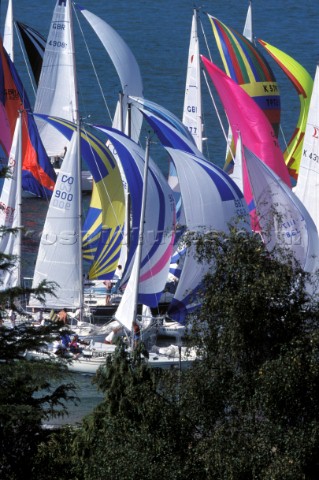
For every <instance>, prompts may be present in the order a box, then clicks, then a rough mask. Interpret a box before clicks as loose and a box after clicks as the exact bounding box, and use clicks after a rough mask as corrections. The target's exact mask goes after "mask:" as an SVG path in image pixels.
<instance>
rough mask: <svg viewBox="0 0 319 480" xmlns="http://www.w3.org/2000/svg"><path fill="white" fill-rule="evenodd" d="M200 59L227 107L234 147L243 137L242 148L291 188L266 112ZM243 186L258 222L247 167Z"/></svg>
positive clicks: (241, 90)
mask: <svg viewBox="0 0 319 480" xmlns="http://www.w3.org/2000/svg"><path fill="white" fill-rule="evenodd" d="M201 59H202V62H203V64H204V66H205V68H206V70H207V72H208V74H209V76H210V78H211V80H212V82H213V83H214V85H215V88H216V90H217V92H218V95H219V97H220V99H221V101H222V104H223V106H224V109H225V112H226V115H227V118H228V121H229V124H230V127H231V130H232V133H233V138H234V142H235V145H237V139H238V134H239V133H240V135H241V139H242V143H243V145H245V146H246V147H247V148H248V149H249V150H250V151H252V152H253V153H254V154H255V155H256V156H257V157H258V158H260V159H261V160H262V161H263V162H264V163H265V164H266V165H268V167H270V168H271V169H272V170H273V171H274V172H275V173H276V174H277V175H278V176H279V177H280V178H281V179H282V180H283V181H284V182H285V183H286V184H287V185H288V186H289V187H290V188H291V181H290V176H289V172H288V168H287V166H286V164H285V161H284V157H283V153H282V151H281V149H280V146H279V144H278V141H277V138H276V136H275V133H274V131H273V128H272V126H271V124H270V122H269V120H268V119H267V117H266V115H265V114H264V112H263V111H262V110H261V109H260V107H258V105H257V104H256V102H255V101H254V100H253V99H252V98H250V96H249V95H248V94H247V93H246V92H245V91H244V90H243V89H242V88H241V87H240V86H239V85H237V83H235V82H234V81H233V80H232V79H231V78H230V77H228V76H227V75H226V74H225V73H224V72H223V71H222V70H220V68H218V67H217V66H216V65H214V64H213V63H212V62H210V61H209V60H208V59H207V58H206V57H204V56H203V55H201ZM243 183H244V196H245V200H246V202H247V204H248V208H249V212H250V214H251V218H252V220H253V219H255V214H254V212H255V205H254V200H253V195H252V191H251V187H250V183H249V178H248V174H247V170H246V165H245V163H244V165H243ZM255 220H256V219H255ZM254 226H255V224H254V222H253V227H254Z"/></svg>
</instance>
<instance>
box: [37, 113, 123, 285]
mask: <svg viewBox="0 0 319 480" xmlns="http://www.w3.org/2000/svg"><path fill="white" fill-rule="evenodd" d="M37 116H40V115H37ZM40 117H41V119H43V120H45V121H47V122H49V123H50V125H52V126H54V127H55V128H56V129H58V130H59V132H60V133H62V134H63V135H64V136H65V138H66V139H67V140H68V141H70V140H71V138H72V134H73V133H74V132H75V131H76V125H75V124H74V123H72V122H68V121H67V120H64V119H61V118H56V117H49V116H47V115H41V116H40ZM81 154H82V158H83V159H84V160H85V162H86V164H87V165H88V168H89V169H90V172H91V174H92V176H93V179H94V184H93V192H92V198H91V202H90V208H89V211H88V213H87V215H86V218H85V222H84V225H83V256H84V259H85V260H87V261H89V262H90V263H91V267H90V270H89V278H91V279H110V278H113V275H114V272H115V270H116V267H117V264H118V260H119V256H120V250H121V243H122V240H123V227H124V219H125V201H124V190H123V185H122V178H121V175H120V171H119V168H118V165H117V163H116V161H115V159H114V157H113V155H112V154H111V153H110V151H109V149H108V148H107V147H106V145H105V144H104V143H103V142H102V141H101V140H100V139H99V138H98V137H96V136H95V135H93V134H92V133H90V132H88V131H85V130H83V129H82V130H81Z"/></svg>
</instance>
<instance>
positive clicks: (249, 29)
mask: <svg viewBox="0 0 319 480" xmlns="http://www.w3.org/2000/svg"><path fill="white" fill-rule="evenodd" d="M243 35H244V36H245V37H246V38H248V40H249V41H250V42H253V39H254V36H253V15H252V6H251V2H249V5H248V10H247V15H246V21H245V25H244V30H243Z"/></svg>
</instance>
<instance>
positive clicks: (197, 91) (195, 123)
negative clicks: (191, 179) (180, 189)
mask: <svg viewBox="0 0 319 480" xmlns="http://www.w3.org/2000/svg"><path fill="white" fill-rule="evenodd" d="M200 75H201V72H200V58H199V42H198V34H197V10H196V9H194V13H193V18H192V27H191V37H190V42H189V50H188V60H187V74H186V86H185V96H184V107H183V118H182V122H183V124H184V125H185V126H186V127H187V128H188V130H189V132H190V133H191V134H192V136H193V138H194V140H195V143H196V145H197V148H198V149H199V150H200V151H202V150H203V138H202V92H201V77H200Z"/></svg>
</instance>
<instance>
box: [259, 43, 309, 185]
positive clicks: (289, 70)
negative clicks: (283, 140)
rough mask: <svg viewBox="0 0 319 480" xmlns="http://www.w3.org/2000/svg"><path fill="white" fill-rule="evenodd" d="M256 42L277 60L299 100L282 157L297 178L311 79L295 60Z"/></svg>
mask: <svg viewBox="0 0 319 480" xmlns="http://www.w3.org/2000/svg"><path fill="white" fill-rule="evenodd" d="M258 42H259V43H260V44H261V45H262V46H263V47H264V48H265V49H266V51H267V52H268V53H269V55H271V57H272V58H273V59H274V60H275V61H276V62H277V64H278V65H279V66H280V68H281V69H282V70H283V72H284V73H285V74H286V75H287V77H288V78H289V80H290V81H291V83H292V84H293V86H294V88H295V90H296V92H297V94H298V96H299V101H300V113H299V118H298V122H297V125H296V128H295V130H294V132H293V134H292V136H291V138H290V140H289V142H288V145H287V148H286V150H285V151H284V159H285V162H286V164H287V165H288V168H289V173H290V175H291V176H292V177H293V178H294V179H295V180H297V178H298V172H299V165H300V160H301V155H302V143H303V138H304V134H305V129H306V124H307V117H308V111H309V105H310V98H311V92H312V89H313V79H312V77H311V75H310V74H309V73H308V72H307V70H306V69H305V68H304V67H303V66H302V65H300V63H298V62H297V61H296V60H294V59H293V58H292V57H290V56H289V55H287V54H286V53H284V52H282V51H281V50H279V49H278V48H276V47H273V46H272V45H270V44H269V43H267V42H265V41H264V40H258Z"/></svg>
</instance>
